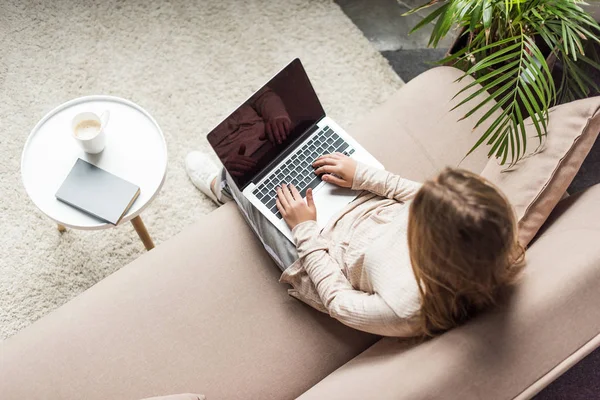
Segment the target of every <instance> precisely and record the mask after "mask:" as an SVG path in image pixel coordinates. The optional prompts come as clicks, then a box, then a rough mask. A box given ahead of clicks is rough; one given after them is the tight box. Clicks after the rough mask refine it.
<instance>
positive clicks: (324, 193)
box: [314, 183, 360, 228]
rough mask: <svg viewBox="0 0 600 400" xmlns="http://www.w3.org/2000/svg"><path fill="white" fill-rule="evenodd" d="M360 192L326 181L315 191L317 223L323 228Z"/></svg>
mask: <svg viewBox="0 0 600 400" xmlns="http://www.w3.org/2000/svg"><path fill="white" fill-rule="evenodd" d="M359 193H360V192H358V191H355V190H350V189H344V188H341V187H338V186H335V185H332V184H330V183H325V184H324V185H322V186H321V187H319V188H317V190H315V192H314V199H315V205H316V206H317V224H318V225H319V227H320V228H323V227H324V226H325V225H326V224H327V222H329V220H330V219H331V217H333V216H334V215H335V214H337V213H338V212H339V211H341V210H342V209H343V208H344V207H345V206H346V204H348V203H350V202H351V201H352V200H354V199H355V198H356V196H358V194H359Z"/></svg>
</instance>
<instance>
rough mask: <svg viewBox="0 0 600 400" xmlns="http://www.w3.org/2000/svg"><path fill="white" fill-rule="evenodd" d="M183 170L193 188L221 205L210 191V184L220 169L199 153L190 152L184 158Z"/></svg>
mask: <svg viewBox="0 0 600 400" xmlns="http://www.w3.org/2000/svg"><path fill="white" fill-rule="evenodd" d="M185 170H186V172H187V174H188V176H189V177H190V179H191V181H192V183H193V184H194V186H196V187H197V188H198V189H200V191H201V192H202V193H204V194H205V195H206V196H208V197H209V198H210V199H211V200H212V201H214V202H215V203H216V204H217V205H221V204H223V203H221V202H220V201H219V199H217V196H216V195H215V193H214V192H213V191H212V188H211V184H212V182H213V180H214V179H215V178H216V177H217V176H218V175H219V173H220V172H221V170H220V168H219V167H218V166H217V165H216V164H215V163H214V162H212V160H211V159H210V157H208V156H207V155H206V154H203V153H201V152H199V151H192V152H191V153H189V154H188V155H187V157H185Z"/></svg>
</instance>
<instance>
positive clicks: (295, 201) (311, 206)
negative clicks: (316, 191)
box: [276, 184, 317, 229]
mask: <svg viewBox="0 0 600 400" xmlns="http://www.w3.org/2000/svg"><path fill="white" fill-rule="evenodd" d="M276 203H277V209H278V210H279V212H280V213H281V216H282V217H283V219H284V220H285V222H286V223H287V224H288V226H289V227H290V229H294V227H295V226H296V225H298V224H301V223H302V222H306V221H316V220H317V207H315V201H314V199H313V193H312V189H308V190H307V191H306V202H304V199H302V196H301V195H300V192H298V189H296V187H295V186H294V185H289V186H288V185H286V184H283V185H281V186H280V187H279V186H278V187H277V200H276Z"/></svg>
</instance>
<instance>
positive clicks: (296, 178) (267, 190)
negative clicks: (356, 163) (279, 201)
mask: <svg viewBox="0 0 600 400" xmlns="http://www.w3.org/2000/svg"><path fill="white" fill-rule="evenodd" d="M335 152H339V153H342V154H345V155H347V156H349V155H351V154H353V153H354V149H353V148H352V147H349V145H348V143H346V142H345V141H344V139H342V138H341V137H339V135H338V134H337V133H335V132H334V131H333V130H332V129H331V128H330V127H328V126H326V127H324V128H323V129H322V130H321V131H319V132H317V133H316V134H314V135H313V136H312V138H311V139H310V140H309V141H308V142H306V143H305V144H304V145H303V146H301V147H299V148H298V149H296V152H295V153H294V155H293V156H292V157H291V158H289V159H288V160H287V161H286V162H285V163H284V164H282V165H280V166H279V167H278V168H277V169H275V170H274V171H273V172H272V173H271V174H270V175H269V176H268V177H267V179H265V180H264V181H263V182H262V183H261V184H260V185H258V186H257V187H256V189H254V191H253V192H252V193H253V194H254V195H255V196H256V197H257V198H258V199H259V200H260V201H261V202H262V203H263V204H264V205H265V206H266V207H267V208H268V209H269V210H271V212H273V213H274V214H275V215H276V216H277V218H279V219H281V218H282V217H281V214H280V213H279V210H277V205H276V203H275V199H276V198H277V193H276V192H275V188H276V187H277V186H280V185H281V184H284V183H285V184H292V185H294V186H295V187H296V189H298V191H299V192H300V194H301V195H302V198H304V197H305V196H306V191H307V190H308V189H309V188H315V187H317V186H318V185H319V183H321V178H320V177H318V176H316V175H315V173H314V168H313V167H312V163H313V162H314V161H315V160H316V159H317V158H319V157H321V156H322V155H324V154H331V153H335Z"/></svg>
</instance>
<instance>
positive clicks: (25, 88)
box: [0, 0, 402, 340]
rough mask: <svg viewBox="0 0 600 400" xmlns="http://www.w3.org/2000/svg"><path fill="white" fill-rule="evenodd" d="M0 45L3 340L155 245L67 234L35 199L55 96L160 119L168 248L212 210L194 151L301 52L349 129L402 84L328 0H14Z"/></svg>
mask: <svg viewBox="0 0 600 400" xmlns="http://www.w3.org/2000/svg"><path fill="white" fill-rule="evenodd" d="M0 50H1V52H0V53H1V54H0V196H1V197H0V232H2V234H1V236H0V340H2V339H5V338H7V337H9V336H11V335H13V334H14V333H16V332H18V331H19V330H20V329H23V328H24V327H26V326H27V325H29V324H31V323H32V322H33V321H35V320H37V319H38V318H40V317H42V316H44V315H45V314H47V313H48V312H50V311H51V310H53V309H55V308H56V307H58V306H60V305H61V304H63V303H65V302H67V301H68V300H69V299H71V298H73V297H74V296H76V295H77V294H79V293H81V292H82V291H84V290H86V289H87V288H89V287H90V286H92V285H94V284H95V283H96V282H98V281H99V280H101V279H103V278H104V277H106V276H107V275H109V274H111V273H112V272H114V271H115V270H117V269H119V268H121V267H122V266H124V265H126V264H127V263H129V262H130V261H132V260H134V259H135V258H136V257H138V256H139V255H140V254H142V253H143V252H144V249H143V245H142V243H141V242H140V240H139V238H138V237H137V235H136V233H135V231H134V230H133V227H132V226H131V224H129V223H127V224H125V225H123V226H120V227H118V228H114V229H108V230H103V231H95V232H87V231H76V230H68V231H67V232H66V233H64V234H60V233H59V232H58V231H57V230H56V226H55V224H54V223H53V222H52V221H50V220H49V219H48V218H47V217H45V216H44V215H43V214H42V213H41V212H39V211H38V210H37V208H36V207H35V206H34V205H33V203H31V201H30V200H29V198H28V196H27V194H26V193H25V190H24V188H23V186H22V184H21V180H20V179H21V178H20V170H19V165H20V157H21V150H22V148H23V144H24V143H25V140H26V138H27V136H28V134H29V132H30V130H31V129H32V128H33V126H34V125H35V124H36V122H37V121H38V120H39V119H40V118H41V117H42V116H43V115H44V114H46V113H47V112H48V111H50V110H51V109H52V108H54V107H55V106H57V105H59V104H60V103H62V102H65V101H67V100H69V99H72V98H74V97H78V96H83V95H89V94H110V95H115V96H120V97H124V98H127V99H130V100H132V101H134V102H136V103H138V104H140V105H141V106H142V107H144V108H146V109H147V110H148V111H149V112H150V113H151V114H152V115H153V116H154V117H155V118H156V120H157V121H158V123H159V124H160V125H161V127H162V129H163V131H164V133H165V136H166V140H167V144H168V148H169V167H168V173H167V178H166V182H165V185H164V186H163V189H162V191H161V194H160V195H159V196H158V198H157V199H156V200H155V201H154V202H153V203H152V204H151V205H150V206H149V208H148V209H147V210H146V211H145V212H144V213H143V214H142V216H143V218H144V221H145V223H146V226H147V228H148V230H149V231H150V234H151V235H152V236H153V238H154V241H155V242H156V244H158V245H160V243H161V242H164V241H165V240H167V239H169V238H170V237H172V236H173V235H175V234H176V233H177V232H179V231H181V230H182V229H183V228H184V227H185V226H187V225H189V224H191V223H193V222H194V221H196V220H197V219H198V218H199V217H200V216H201V215H202V214H205V213H207V212H209V211H211V210H212V209H213V206H212V204H211V203H210V201H209V200H208V199H206V198H204V197H203V196H202V195H201V194H200V193H199V192H198V191H197V190H196V189H195V188H194V187H193V186H192V184H191V183H190V181H189V180H188V178H187V176H186V174H185V169H184V163H183V160H184V157H185V155H186V154H187V152H188V151H190V150H194V149H203V150H206V151H208V145H207V143H206V140H205V135H206V133H207V132H208V131H209V130H210V129H211V128H212V127H213V126H214V125H215V124H216V123H218V122H219V121H220V120H221V119H222V118H223V117H225V116H226V114H227V113H228V112H229V111H230V110H231V109H232V108H233V107H235V106H236V105H237V104H238V103H239V102H240V101H242V100H243V99H245V98H246V97H247V96H248V95H250V94H251V93H252V92H253V90H255V89H257V88H258V87H259V86H260V85H261V84H262V83H263V82H264V81H265V80H266V79H267V78H269V77H270V76H271V75H272V74H273V73H275V72H276V71H277V70H278V69H279V68H281V67H283V66H284V65H285V64H286V63H287V62H289V61H290V60H291V59H292V58H293V57H296V56H299V57H300V58H301V59H302V60H303V62H304V64H305V66H306V69H307V71H308V74H309V76H310V77H311V79H312V82H313V84H314V86H315V89H316V91H317V93H318V94H319V97H320V98H321V100H322V103H323V105H324V107H325V109H326V110H327V112H328V114H329V115H331V116H332V117H333V118H334V119H336V120H337V121H338V122H339V123H341V124H342V125H344V126H348V125H349V124H350V123H351V122H352V121H354V120H355V119H356V118H357V117H359V116H361V115H364V114H365V113H366V111H367V110H369V109H371V108H373V107H374V106H375V105H376V104H378V103H381V102H382V101H383V100H385V99H386V98H387V97H388V96H389V95H390V94H391V93H393V92H394V91H395V90H396V89H397V88H399V87H400V86H401V85H402V82H401V81H400V79H398V77H397V76H396V75H395V74H394V72H393V71H392V69H391V68H390V67H389V65H388V64H387V61H385V60H384V59H383V58H382V57H381V56H380V54H379V53H377V51H376V50H375V49H374V48H372V47H371V45H370V44H369V42H368V41H367V40H366V39H365V38H364V37H363V36H362V34H361V32H360V31H359V30H358V29H357V28H356V27H355V26H354V25H353V24H352V22H351V21H350V20H349V19H348V18H347V17H346V16H345V15H344V14H343V12H342V11H341V10H340V9H339V7H338V6H337V5H335V4H334V3H333V2H332V1H327V0H264V1H259V0H250V1H242V0H239V1H238V0H227V1H225V0H223V1H221V0H214V1H195V2H194V1H186V0H172V1H162V0H153V1H147V0H132V1H122V0H121V1H120V0H109V1H104V0H102V1H101V0H98V1H96V2H92V1H77V0H52V1H41V0H40V1H35V2H34V1H26V0H3V1H2V2H0ZM165 268H168V265H165Z"/></svg>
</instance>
